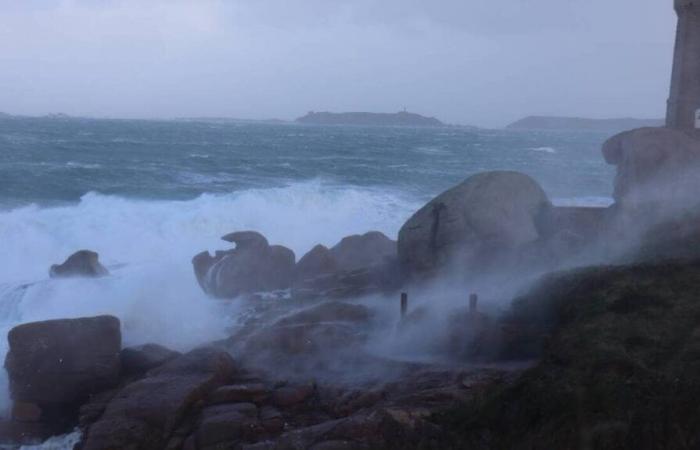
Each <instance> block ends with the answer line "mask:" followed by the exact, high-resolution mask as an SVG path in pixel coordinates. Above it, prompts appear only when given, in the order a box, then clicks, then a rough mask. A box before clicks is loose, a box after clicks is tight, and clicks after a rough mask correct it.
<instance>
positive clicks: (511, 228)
mask: <svg viewBox="0 0 700 450" xmlns="http://www.w3.org/2000/svg"><path fill="white" fill-rule="evenodd" d="M550 207H551V204H550V202H549V200H548V199H547V195H546V194H545V192H544V191H543V190H542V188H541V187H540V186H539V185H538V184H537V183H536V182H535V181H534V180H533V179H532V178H530V177H529V176H527V175H524V174H521V173H517V172H507V171H496V172H485V173H480V174H477V175H474V176H472V177H469V178H468V179H466V180H465V181H464V182H462V183H461V184H459V185H458V186H455V187H454V188H452V189H450V190H448V191H446V192H443V193H442V194H440V195H438V196H437V197H435V198H434V199H433V200H431V201H430V202H429V203H428V204H427V205H425V206H424V207H423V208H421V209H420V210H418V212H416V213H415V214H414V215H413V216H412V217H411V218H410V219H409V220H408V221H407V222H406V223H405V224H404V225H403V227H402V228H401V231H400V232H399V242H398V256H399V262H400V264H401V266H402V268H403V269H404V271H405V272H406V273H408V274H411V275H415V274H426V273H433V272H435V271H436V270H438V269H440V268H441V267H444V266H446V265H448V264H458V265H459V267H460V268H461V269H466V270H469V271H478V270H482V269H485V268H487V267H488V265H489V264H491V263H493V262H494V261H496V260H498V257H499V256H503V255H507V254H508V253H509V252H511V251H513V250H515V249H517V248H518V247H520V246H522V245H524V244H527V243H530V242H533V241H535V240H537V239H538V237H539V235H538V232H537V227H536V221H537V218H538V217H539V216H541V215H542V214H543V213H544V212H546V211H547V210H548V209H549V208H550Z"/></svg>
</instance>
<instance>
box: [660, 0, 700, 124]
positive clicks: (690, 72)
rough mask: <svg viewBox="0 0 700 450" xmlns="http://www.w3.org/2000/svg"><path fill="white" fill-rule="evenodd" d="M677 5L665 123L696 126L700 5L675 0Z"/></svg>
mask: <svg viewBox="0 0 700 450" xmlns="http://www.w3.org/2000/svg"><path fill="white" fill-rule="evenodd" d="M674 5H675V9H676V13H677V14H678V31H677V36H676V49H675V55H674V59H673V75H672V79H671V94H670V96H669V99H668V112H667V114H666V126H668V127H671V128H679V129H693V128H695V121H696V113H697V111H698V110H700V5H698V3H697V2H696V1H695V0H675V1H674Z"/></svg>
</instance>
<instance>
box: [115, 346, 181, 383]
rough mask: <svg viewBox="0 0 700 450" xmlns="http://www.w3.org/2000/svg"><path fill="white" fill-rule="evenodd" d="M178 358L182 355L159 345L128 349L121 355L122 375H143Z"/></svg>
mask: <svg viewBox="0 0 700 450" xmlns="http://www.w3.org/2000/svg"><path fill="white" fill-rule="evenodd" d="M178 356H180V353H178V352H176V351H173V350H170V349H169V348H166V347H163V346H162V345H158V344H144V345H139V346H137V347H127V348H125V349H123V350H122V351H121V354H120V357H121V362H122V373H123V374H124V375H126V376H129V375H136V376H139V375H143V374H145V373H146V372H148V371H149V370H151V369H155V368H156V367H160V366H162V365H163V364H165V363H167V362H169V361H170V360H172V359H175V358H177V357H178Z"/></svg>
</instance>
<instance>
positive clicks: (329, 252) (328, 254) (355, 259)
mask: <svg viewBox="0 0 700 450" xmlns="http://www.w3.org/2000/svg"><path fill="white" fill-rule="evenodd" d="M400 281H401V276H400V273H399V268H398V260H397V247H396V242H395V241H393V240H391V239H389V238H388V237H387V236H386V235H384V234H383V233H381V232H379V231H370V232H367V233H365V234H363V235H352V236H347V237H345V238H343V239H342V240H341V241H340V242H339V243H338V244H336V245H335V246H333V247H332V248H331V249H328V248H326V247H324V246H322V245H317V246H316V247H314V248H313V249H312V250H311V251H309V252H308V253H307V254H306V255H304V256H303V257H302V258H301V260H300V261H299V263H297V268H296V276H295V280H294V286H293V289H292V296H293V297H296V298H319V297H323V298H335V299H338V298H348V297H360V296H363V295H367V294H371V293H376V292H382V291H390V290H392V289H395V288H397V286H398V285H399V284H400Z"/></svg>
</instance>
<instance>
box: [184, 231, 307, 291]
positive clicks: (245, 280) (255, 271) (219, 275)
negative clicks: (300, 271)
mask: <svg viewBox="0 0 700 450" xmlns="http://www.w3.org/2000/svg"><path fill="white" fill-rule="evenodd" d="M222 239H223V240H225V241H227V242H232V243H234V244H236V247H235V248H234V249H233V250H228V251H220V252H216V254H215V255H214V256H211V255H210V254H209V253H208V252H203V253H200V254H198V255H197V256H195V257H194V258H193V259H192V264H193V266H194V272H195V275H196V277H197V281H198V282H199V284H200V286H201V287H202V289H204V291H205V292H206V293H208V294H209V295H212V296H214V297H220V298H233V297H237V296H239V295H241V294H248V293H254V292H261V291H272V290H278V289H287V288H289V287H290V286H291V284H292V279H293V276H294V262H295V259H296V258H295V256H294V252H292V251H291V250H289V249H288V248H285V247H282V246H279V245H272V246H271V245H269V244H268V242H267V239H265V237H264V236H263V235H261V234H260V233H257V232H255V231H243V232H236V233H231V234H227V235H226V236H224V237H223V238H222Z"/></svg>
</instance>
